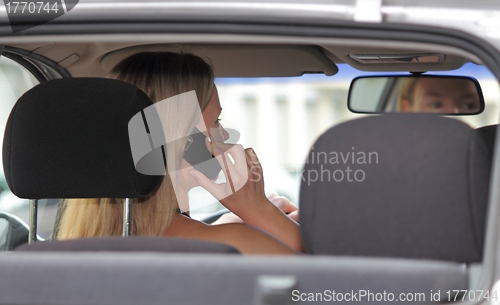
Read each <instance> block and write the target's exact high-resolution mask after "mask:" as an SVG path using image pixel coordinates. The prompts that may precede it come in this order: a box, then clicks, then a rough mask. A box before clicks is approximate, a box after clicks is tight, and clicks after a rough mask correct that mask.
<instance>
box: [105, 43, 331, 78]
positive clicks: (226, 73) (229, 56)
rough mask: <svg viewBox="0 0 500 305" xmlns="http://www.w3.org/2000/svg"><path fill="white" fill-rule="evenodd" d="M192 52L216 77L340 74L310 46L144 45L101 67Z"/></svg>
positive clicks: (112, 57) (114, 55)
mask: <svg viewBox="0 0 500 305" xmlns="http://www.w3.org/2000/svg"><path fill="white" fill-rule="evenodd" d="M166 51H171V52H180V51H182V52H189V53H193V54H195V55H197V56H199V57H201V58H204V59H205V60H206V61H207V62H209V63H210V64H211V65H212V66H213V67H214V72H215V76H216V77H281V76H300V75H302V74H305V73H320V74H325V75H328V76H331V75H334V74H336V73H337V72H338V67H337V65H336V64H335V63H334V62H333V61H332V60H331V59H329V58H328V57H327V56H326V55H325V54H324V53H323V51H322V50H321V49H319V48H317V47H314V46H306V45H280V46H278V45H260V46H259V45H241V44H238V45H190V46H186V47H184V46H182V45H166V44H161V45H144V46H136V47H130V48H125V49H120V50H116V51H113V52H110V53H108V54H106V55H105V56H104V57H103V58H102V60H101V66H102V68H103V69H104V70H105V71H106V72H109V71H110V70H111V69H112V68H113V67H114V66H115V65H116V64H117V63H119V62H120V61H122V60H123V59H125V58H127V57H129V56H131V55H133V54H136V53H140V52H166Z"/></svg>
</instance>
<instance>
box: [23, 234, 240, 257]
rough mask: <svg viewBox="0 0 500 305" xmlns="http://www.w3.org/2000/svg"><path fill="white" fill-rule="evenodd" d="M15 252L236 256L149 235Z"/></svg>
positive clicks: (223, 248) (204, 244) (209, 245)
mask: <svg viewBox="0 0 500 305" xmlns="http://www.w3.org/2000/svg"><path fill="white" fill-rule="evenodd" d="M15 251H22V252H27V251H31V252H32V251H36V252H40V251H58V252H61V251H62V252H86V251H93V252H96V251H105V252H138V251H140V252H168V253H239V252H238V251H236V250H235V249H234V248H233V247H230V246H228V245H225V244H220V243H215V242H208V241H203V240H193V239H184V238H174V237H170V238H166V237H151V236H150V237H142V236H141V237H138V236H130V237H127V238H124V237H119V236H113V237H97V238H82V239H73V240H53V241H48V242H37V243H34V244H31V245H28V244H25V245H22V246H20V247H17V248H16V249H15Z"/></svg>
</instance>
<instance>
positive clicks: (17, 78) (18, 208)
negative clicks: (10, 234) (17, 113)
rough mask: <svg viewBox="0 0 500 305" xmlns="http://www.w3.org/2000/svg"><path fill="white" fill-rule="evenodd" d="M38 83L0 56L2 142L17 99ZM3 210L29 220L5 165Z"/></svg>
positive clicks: (0, 189)
mask: <svg viewBox="0 0 500 305" xmlns="http://www.w3.org/2000/svg"><path fill="white" fill-rule="evenodd" d="M38 83H39V81H38V80H37V79H36V78H35V77H34V76H33V74H31V73H30V72H29V71H28V70H27V69H25V68H24V67H23V66H21V65H20V64H19V63H17V62H15V61H13V60H11V59H9V58H6V57H4V56H0V140H1V141H0V144H1V143H3V137H4V133H5V125H6V123H7V119H8V117H9V114H10V112H11V110H12V108H13V107H14V104H15V103H16V101H17V99H18V98H19V97H20V96H21V95H23V93H24V92H26V91H28V90H29V89H31V88H32V87H33V86H35V85H37V84H38ZM2 146H3V145H0V155H1V153H2ZM3 212H6V213H11V214H14V215H16V216H18V217H19V218H21V219H22V220H24V221H25V222H28V200H25V199H20V198H18V197H16V196H15V195H14V194H12V192H11V191H10V190H9V187H8V185H7V182H6V180H5V174H4V170H3V166H0V213H3ZM4 222H5V220H3V222H2V223H0V240H1V238H2V237H1V235H2V231H3V230H2V228H4V227H6V225H5V223H4ZM49 234H50V232H49ZM40 235H41V234H40ZM0 244H1V243H0Z"/></svg>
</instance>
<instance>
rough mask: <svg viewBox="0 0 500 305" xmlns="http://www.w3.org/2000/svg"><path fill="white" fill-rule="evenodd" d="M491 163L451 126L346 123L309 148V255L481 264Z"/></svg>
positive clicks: (384, 120)
mask: <svg viewBox="0 0 500 305" xmlns="http://www.w3.org/2000/svg"><path fill="white" fill-rule="evenodd" d="M489 171H490V159H489V157H488V149H487V147H486V144H485V143H484V141H483V140H482V138H480V137H478V135H477V134H476V133H475V132H474V130H473V129H472V128H470V127H469V126H468V125H466V124H464V123H462V122H460V121H458V120H454V119H449V118H443V117H439V116H433V115H422V114H388V115H381V116H373V117H366V118H361V119H357V120H353V121H349V122H346V123H343V124H340V125H337V126H335V127H333V128H331V129H330V130H328V131H327V132H325V133H324V134H323V135H322V136H321V137H320V138H319V139H318V140H317V141H316V143H315V144H314V147H313V149H312V150H311V152H310V153H309V156H308V159H307V163H306V165H305V167H304V172H303V178H304V179H303V181H302V185H301V189H300V207H301V215H300V216H301V230H302V237H303V240H304V244H305V247H306V249H307V251H308V252H309V253H313V254H335V255H358V256H382V257H404V258H425V259H437V260H447V261H457V262H467V263H470V262H478V261H481V259H482V253H483V239H484V231H485V221H486V220H485V218H486V210H487V198H488V186H489Z"/></svg>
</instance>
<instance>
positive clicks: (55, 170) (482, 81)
mask: <svg viewBox="0 0 500 305" xmlns="http://www.w3.org/2000/svg"><path fill="white" fill-rule="evenodd" d="M10 40H11V41H10V42H9V41H7V42H5V43H3V44H4V46H3V52H2V56H1V57H0V70H2V71H1V74H2V75H0V82H3V83H4V84H5V87H6V88H7V89H4V90H5V93H3V94H4V95H5V96H6V98H5V103H4V104H5V105H4V106H2V107H3V108H2V109H3V110H2V111H3V112H6V113H5V114H2V116H3V117H2V118H0V119H1V122H2V124H4V130H5V131H4V136H3V148H2V156H3V172H4V176H5V179H4V180H5V182H2V183H1V184H0V186H1V187H2V188H3V192H2V193H1V194H0V249H1V250H3V252H0V270H1V271H0V304H87V305H94V304H95V305H98V304H160V303H161V304H165V302H167V303H168V304H292V303H291V301H290V300H291V299H293V300H294V301H297V302H298V303H305V302H306V301H311V300H312V299H314V298H316V299H315V300H317V297H318V296H319V295H321V300H320V301H319V302H320V303H322V302H324V303H328V302H329V301H328V300H329V299H328V297H329V296H330V295H331V292H332V291H334V292H336V293H337V296H339V295H342V294H343V296H346V295H348V294H349V293H350V295H349V296H350V298H351V299H352V298H353V294H354V292H355V291H359V292H360V293H361V295H359V294H358V295H357V297H359V298H360V302H361V303H362V304H364V303H373V302H377V303H380V302H381V303H382V304H384V303H386V304H388V303H391V300H390V299H387V296H385V295H386V294H388V293H390V294H392V296H395V298H396V299H397V298H400V301H401V300H402V299H401V298H402V297H403V296H404V297H406V298H407V300H410V301H412V303H417V304H427V303H432V302H434V303H435V302H448V301H450V300H449V296H450V294H451V297H452V299H453V297H455V299H456V300H457V301H463V299H462V296H463V294H460V293H458V294H457V293H455V292H454V291H468V290H472V289H484V290H486V289H490V288H491V281H492V278H491V272H492V270H493V266H494V264H495V258H494V257H493V256H494V255H495V253H496V249H495V247H496V246H495V245H496V243H495V242H494V238H495V235H492V233H489V232H491V231H492V230H493V229H494V228H495V227H496V226H498V223H497V222H496V221H498V220H497V219H496V218H495V217H496V216H495V215H494V211H496V209H498V208H497V207H496V208H494V209H493V208H492V207H491V206H489V204H490V201H489V198H491V197H490V196H491V194H490V193H491V192H492V191H491V189H490V182H491V179H490V176H491V175H492V174H491V169H492V164H493V156H494V152H495V150H494V147H495V139H496V129H497V124H498V112H499V111H500V107H499V103H500V91H499V87H498V81H497V79H496V78H495V77H494V76H493V73H492V72H491V71H490V70H489V68H488V67H487V66H486V65H485V63H484V62H483V59H482V58H480V56H478V55H477V54H474V53H473V52H470V51H469V50H466V49H463V48H459V47H454V46H450V45H447V44H439V43H429V42H422V41H416V40H410V39H409V40H408V41H405V42H404V43H402V42H401V41H394V40H384V39H361V38H351V39H348V38H330V37H295V36H287V35H283V36H278V35H276V36H264V35H262V36H259V35H224V34H182V33H170V34H144V35H138V34H122V35H105V34H94V35H80V36H71V35H59V36H53V37H51V36H31V37H28V36H16V37H11V38H10ZM162 51H174V52H190V53H193V54H195V55H198V56H200V57H202V58H204V59H205V60H206V61H207V62H209V63H210V64H211V65H212V66H213V68H214V72H215V76H216V85H217V86H218V90H219V94H220V99H221V104H222V107H223V108H224V112H223V114H222V118H223V121H222V122H223V124H224V126H225V127H226V126H227V127H231V128H235V129H236V130H238V131H239V132H240V133H241V138H240V140H239V143H242V144H243V145H245V146H247V145H248V146H252V147H254V148H255V150H256V151H257V153H258V154H259V156H260V158H261V159H262V164H263V170H264V174H265V175H266V188H267V187H268V188H269V189H268V190H269V191H277V192H278V193H281V194H284V195H286V196H287V197H289V198H290V199H291V200H292V201H294V202H295V203H297V204H298V205H299V209H300V221H299V222H300V226H301V227H300V230H301V236H302V240H303V243H304V245H305V248H306V254H304V255H297V256H287V257H285V256H283V257H281V256H264V255H262V256H246V255H241V254H240V253H239V252H238V251H237V250H236V249H234V248H233V247H230V246H228V245H225V244H218V243H212V242H205V241H198V240H188V239H180V238H167V237H139V236H133V235H131V236H128V235H130V234H129V233H128V231H129V229H127V228H129V227H127V226H130V217H131V213H132V212H131V211H132V210H133V206H134V199H135V198H139V197H142V196H145V195H147V194H149V193H151V192H152V191H153V190H154V189H155V188H156V187H157V186H158V184H159V183H160V181H161V176H147V175H142V174H139V173H138V172H137V171H136V170H135V168H134V166H133V165H134V164H133V162H131V160H132V152H131V150H130V142H129V135H128V129H127V128H124V126H127V125H128V123H129V121H130V119H131V118H132V116H133V115H135V114H136V113H138V112H140V111H141V110H142V109H144V108H146V107H148V106H150V105H152V103H153V102H152V101H151V100H150V99H149V98H148V97H147V96H146V95H145V94H143V95H141V94H136V92H137V91H138V90H139V89H138V88H136V87H135V86H133V85H128V84H125V83H122V82H118V81H115V80H111V79H107V78H106V76H107V74H108V72H109V71H110V70H111V69H112V68H113V67H114V66H115V65H116V64H117V63H119V62H120V61H121V60H123V59H125V58H127V57H128V56H130V55H132V54H136V53H140V52H162ZM410 74H412V75H428V74H429V75H430V74H435V75H440V76H446V75H449V76H457V75H460V76H467V77H472V78H474V79H477V81H478V84H479V85H480V88H481V90H482V94H483V95H484V111H482V113H480V114H470V115H459V116H454V115H440V114H422V113H392V112H391V113H381V112H380V111H379V112H374V113H372V114H368V113H362V114H359V113H353V112H351V111H349V109H348V91H349V85H350V83H351V81H352V80H353V79H354V78H355V77H359V76H377V75H392V76H396V77H397V76H398V75H410ZM23 86H24V87H23ZM139 91H140V90H139ZM0 94H2V93H1V92H0ZM368 94H370V93H368ZM7 96H8V97H7ZM2 102H3V101H2ZM111 114H112V115H111ZM75 122H76V124H75ZM325 152H327V153H325ZM332 153H338V156H340V157H338V158H337V159H336V160H337V161H338V162H331V161H329V160H331V159H330V158H332ZM343 153H350V154H349V155H347V157H345V155H342V154H343ZM360 158H361V159H360ZM110 160H112V162H110ZM319 160H325V161H326V162H323V163H322V162H320V161H319ZM346 168H347V170H346ZM340 174H342V176H340ZM349 174H350V175H351V176H349ZM325 177H327V178H325ZM340 177H342V179H340ZM349 177H350V178H349ZM280 183H281V184H280ZM100 197H103V198H122V199H123V202H124V209H125V210H124V236H114V237H101V238H89V239H80V240H67V241H59V240H57V239H52V234H53V230H54V228H55V227H56V226H55V222H56V221H57V215H58V213H60V211H58V205H59V201H60V199H61V198H100ZM190 200H192V201H193V203H192V205H191V202H190V208H191V216H192V217H193V218H196V219H199V220H201V221H205V222H207V223H211V222H213V221H214V220H215V219H216V218H217V217H219V216H220V215H222V214H224V213H227V212H228V210H227V209H225V208H224V207H223V206H222V205H221V204H219V203H218V202H216V200H215V198H213V197H211V196H210V195H209V194H208V193H207V192H204V191H203V190H199V189H197V190H194V191H193V192H192V193H190ZM126 232H127V233H126ZM485 286H487V288H485ZM26 287H31V288H30V289H26ZM326 291H329V293H325V292H326ZM361 291H363V292H364V293H365V295H364V296H363V292H361ZM491 293H493V291H492V292H491ZM457 296H458V298H457ZM491 296H492V297H493V295H491ZM370 297H371V298H370ZM379 297H380V298H381V299H380V300H379V299H378V298H379ZM382 298H383V299H382ZM389 298H390V296H389ZM166 300H167V301H166ZM330 300H331V298H330ZM345 301H349V300H347V299H345ZM463 303H464V304H468V303H467V300H465V301H464V302H463Z"/></svg>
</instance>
